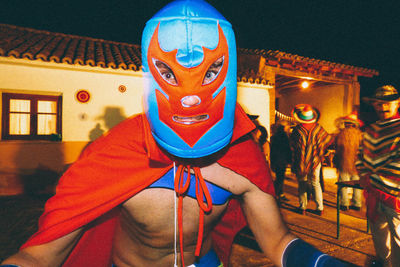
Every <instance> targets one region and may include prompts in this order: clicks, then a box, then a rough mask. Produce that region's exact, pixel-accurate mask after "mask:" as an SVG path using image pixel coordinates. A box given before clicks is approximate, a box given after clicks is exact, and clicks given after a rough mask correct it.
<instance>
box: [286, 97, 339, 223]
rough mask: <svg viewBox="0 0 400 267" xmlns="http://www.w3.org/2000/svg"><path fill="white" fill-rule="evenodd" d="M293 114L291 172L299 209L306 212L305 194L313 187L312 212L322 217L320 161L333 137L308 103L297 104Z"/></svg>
mask: <svg viewBox="0 0 400 267" xmlns="http://www.w3.org/2000/svg"><path fill="white" fill-rule="evenodd" d="M292 116H293V118H294V119H295V120H296V121H297V122H298V123H299V124H298V125H297V126H296V127H295V128H294V129H293V132H292V134H291V135H290V143H291V147H292V151H293V162H292V171H293V173H295V174H296V178H297V180H298V184H299V187H298V192H299V202H300V206H299V211H300V213H301V214H305V213H306V208H307V201H308V194H309V193H310V191H311V189H312V194H313V196H314V201H315V202H316V203H317V209H316V211H315V213H316V214H317V215H320V216H321V215H322V212H323V209H324V205H323V195H322V188H321V183H320V171H321V165H322V164H321V163H322V156H323V154H324V152H325V149H326V148H327V147H328V145H329V144H330V143H331V142H332V137H331V136H330V135H329V134H328V133H327V132H326V131H325V129H324V128H323V127H322V126H321V125H320V124H319V123H317V121H318V118H319V112H318V111H317V110H316V109H315V108H313V107H312V106H311V105H309V104H298V105H296V106H295V108H294V109H293V111H292Z"/></svg>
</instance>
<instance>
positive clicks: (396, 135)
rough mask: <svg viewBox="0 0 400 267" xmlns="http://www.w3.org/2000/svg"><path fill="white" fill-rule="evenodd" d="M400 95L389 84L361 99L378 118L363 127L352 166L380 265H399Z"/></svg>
mask: <svg viewBox="0 0 400 267" xmlns="http://www.w3.org/2000/svg"><path fill="white" fill-rule="evenodd" d="M399 98H400V96H399V94H398V92H397V90H396V88H394V87H393V86H391V85H384V86H381V87H379V88H377V89H376V90H375V92H374V94H373V95H372V96H370V97H365V98H363V100H364V101H365V102H367V103H369V104H371V105H372V106H373V108H374V110H375V111H376V113H377V115H378V121H376V122H375V123H372V124H370V125H369V126H367V127H365V131H364V137H363V141H362V145H361V146H360V151H359V156H358V160H357V162H356V167H357V170H358V173H359V176H360V181H361V186H362V187H363V188H364V196H365V198H366V206H367V217H368V220H369V221H370V225H371V233H372V239H373V241H374V246H375V250H376V254H377V256H378V258H379V261H380V263H381V264H383V266H400V142H399V141H400V115H399V111H398V109H399V102H400V100H399Z"/></svg>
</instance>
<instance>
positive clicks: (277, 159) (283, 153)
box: [270, 121, 292, 202]
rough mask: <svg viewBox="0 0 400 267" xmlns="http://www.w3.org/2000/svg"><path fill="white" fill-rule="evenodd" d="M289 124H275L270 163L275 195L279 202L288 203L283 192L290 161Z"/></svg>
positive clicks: (282, 122) (284, 122) (283, 122)
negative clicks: (273, 176) (273, 173)
mask: <svg viewBox="0 0 400 267" xmlns="http://www.w3.org/2000/svg"><path fill="white" fill-rule="evenodd" d="M289 127H290V126H289V123H288V122H286V121H280V122H278V123H277V124H275V131H274V134H273V135H272V136H271V152H270V162H271V170H272V171H273V172H275V181H274V187H275V194H276V196H277V199H278V201H279V202H282V201H288V198H287V197H286V196H285V194H284V192H283V186H284V181H285V171H286V167H287V166H288V164H290V163H291V161H292V150H291V148H290V144H289V137H288V134H287V133H288V131H289V130H288V128H289Z"/></svg>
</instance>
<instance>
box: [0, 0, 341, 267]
mask: <svg viewBox="0 0 400 267" xmlns="http://www.w3.org/2000/svg"><path fill="white" fill-rule="evenodd" d="M142 63H143V72H144V79H145V94H144V107H145V112H144V114H139V115H136V116H134V117H132V118H129V119H127V120H126V121H124V122H122V123H121V124H119V125H118V126H116V127H114V128H113V129H112V130H111V131H110V132H109V133H108V134H107V135H106V136H104V137H102V138H100V139H98V140H96V141H95V142H94V143H93V144H91V145H90V146H89V147H88V148H87V149H86V150H85V151H84V153H83V155H82V156H81V157H80V159H79V160H78V161H77V162H75V163H74V164H73V166H71V167H70V169H69V170H68V171H67V172H66V173H65V174H64V176H63V177H62V178H61V180H60V183H59V185H58V188H57V194H56V195H55V196H54V197H52V198H51V199H50V200H49V201H48V203H47V204H46V209H45V212H44V214H43V215H42V217H41V219H40V222H39V224H40V227H39V231H38V232H37V233H36V234H35V235H33V236H32V237H31V238H30V239H29V240H28V241H27V242H26V243H25V244H24V245H23V246H22V248H21V251H20V252H19V253H17V254H16V255H14V256H12V257H10V258H9V259H7V260H6V261H4V262H3V264H15V265H18V266H42V265H43V266H60V265H62V266H74V267H76V266H96V267H98V266H112V265H113V266H119V267H125V266H208V267H213V266H214V267H216V266H222V265H221V264H223V265H224V266H228V265H229V254H230V249H231V245H232V242H233V238H234V236H235V234H236V233H237V232H238V231H239V230H240V229H242V228H243V227H244V226H245V225H246V224H247V223H248V225H249V226H250V228H251V230H252V232H253V233H254V235H255V237H256V239H257V241H258V243H259V245H260V247H261V248H262V250H263V251H264V252H265V254H266V255H267V256H268V257H269V258H270V259H271V260H272V261H273V262H274V263H275V264H276V265H278V266H280V265H283V266H317V265H314V264H315V263H317V262H318V264H321V265H318V266H323V264H324V263H325V264H326V263H331V264H332V263H335V264H336V265H335V266H341V265H340V264H341V263H340V262H339V261H337V260H335V259H333V258H331V257H330V256H328V255H325V254H322V253H321V252H319V251H318V250H316V249H315V248H313V247H312V246H310V245H308V244H307V243H305V242H304V241H302V240H300V239H298V238H296V237H295V236H294V235H293V234H291V233H290V232H289V231H288V229H287V227H286V226H285V224H284V223H283V221H282V218H281V216H280V212H279V209H278V207H277V204H276V202H275V199H274V189H273V183H272V180H271V176H270V170H269V168H268V165H267V164H266V161H265V157H264V155H263V154H262V153H261V151H260V149H259V148H258V146H257V144H256V143H255V142H254V141H253V139H252V138H251V135H250V134H249V133H250V132H251V131H252V130H253V129H254V124H253V123H252V122H251V121H250V120H249V119H248V118H247V115H246V114H245V113H244V111H243V110H242V108H241V107H240V106H239V105H238V104H237V103H236V46H235V37H234V33H233V30H232V27H231V24H230V23H229V22H228V21H227V20H226V19H225V18H224V17H223V16H222V15H221V14H220V13H219V12H218V11H216V10H215V9H214V8H213V7H212V6H210V5H209V4H207V3H206V2H205V1H202V0H178V1H174V2H172V3H170V4H169V5H167V6H166V7H164V8H163V9H162V10H160V11H159V12H158V13H157V14H156V15H155V16H154V17H153V18H152V19H150V20H149V21H148V23H147V24H146V27H145V29H144V32H143V40H142ZM330 266H333V265H330Z"/></svg>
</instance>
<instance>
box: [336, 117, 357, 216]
mask: <svg viewBox="0 0 400 267" xmlns="http://www.w3.org/2000/svg"><path fill="white" fill-rule="evenodd" d="M337 122H338V123H339V125H338V126H339V129H340V131H339V133H338V135H337V136H336V142H335V145H336V153H335V159H334V161H335V165H336V168H337V169H338V171H339V179H338V180H339V181H340V182H346V181H354V180H359V179H360V177H359V176H358V173H357V170H356V164H355V162H356V160H357V153H358V148H359V146H360V144H361V140H362V132H361V130H360V125H361V123H362V122H361V121H360V120H359V119H358V116H357V112H356V111H354V112H352V113H351V114H349V115H347V116H344V117H341V118H339V119H338V120H337ZM361 192H362V190H361V189H356V188H354V189H353V197H352V205H351V206H350V208H351V209H354V210H360V209H361ZM340 196H341V198H340V209H341V210H344V211H346V210H348V209H349V195H348V188H342V189H341V192H340Z"/></svg>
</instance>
